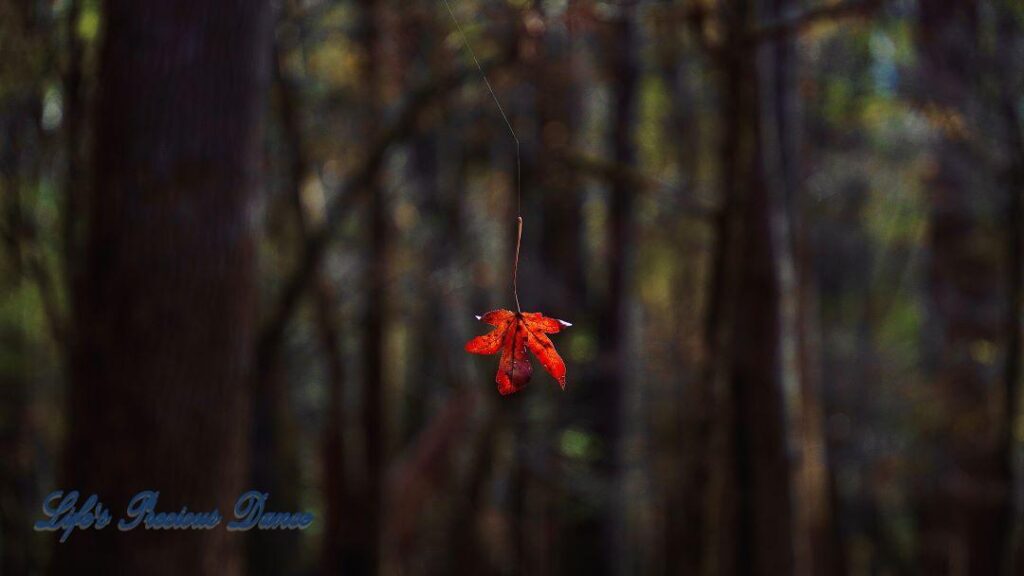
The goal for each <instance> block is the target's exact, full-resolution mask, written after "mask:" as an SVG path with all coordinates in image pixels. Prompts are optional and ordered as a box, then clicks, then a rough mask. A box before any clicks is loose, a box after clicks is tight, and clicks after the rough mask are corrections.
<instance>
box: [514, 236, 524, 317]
mask: <svg viewBox="0 0 1024 576" xmlns="http://www.w3.org/2000/svg"><path fill="white" fill-rule="evenodd" d="M516 222H518V225H519V226H518V230H517V231H516V259H515V261H514V262H513V264H512V295H513V296H514V297H515V299H516V313H518V314H522V313H523V309H522V308H520V307H519V287H518V285H517V283H516V277H517V276H518V274H519V247H520V246H521V245H522V243H523V217H522V216H516Z"/></svg>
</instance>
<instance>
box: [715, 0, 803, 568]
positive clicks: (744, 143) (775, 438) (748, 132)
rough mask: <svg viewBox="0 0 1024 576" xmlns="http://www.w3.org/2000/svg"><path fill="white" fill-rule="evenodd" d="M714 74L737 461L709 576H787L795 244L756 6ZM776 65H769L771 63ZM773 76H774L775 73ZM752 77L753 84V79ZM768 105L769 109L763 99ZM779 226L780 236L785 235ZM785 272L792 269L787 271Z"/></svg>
mask: <svg viewBox="0 0 1024 576" xmlns="http://www.w3.org/2000/svg"><path fill="white" fill-rule="evenodd" d="M733 7H734V10H733V11H732V12H731V13H730V16H729V18H728V20H727V22H726V28H727V29H728V30H729V32H728V35H727V39H726V44H725V48H724V52H723V54H722V56H721V58H722V59H721V61H720V69H719V71H718V73H719V74H720V78H721V82H722V84H721V90H722V100H723V106H722V114H723V118H722V126H723V129H724V130H725V133H724V139H723V148H722V151H721V153H722V157H721V162H722V165H721V169H722V171H723V173H722V186H723V192H722V197H723V203H724V205H723V208H722V213H721V220H720V221H719V223H718V226H719V232H718V241H719V243H720V244H721V245H720V246H719V248H718V251H719V252H718V255H717V261H716V264H715V271H714V278H715V279H714V283H713V284H712V289H714V290H716V291H718V292H720V293H719V294H718V295H715V296H713V297H712V302H713V306H712V309H711V311H710V316H709V324H710V325H709V339H710V351H711V352H712V353H713V354H714V355H715V357H714V358H712V359H711V361H712V362H713V363H714V370H713V374H712V375H711V377H712V378H713V379H714V381H715V382H716V386H718V387H719V389H720V390H721V391H722V392H723V393H724V396H723V398H724V399H725V400H726V403H725V404H724V405H722V406H720V407H719V409H720V410H721V412H720V415H721V416H720V419H721V422H722V424H720V426H721V425H723V424H727V423H729V422H732V426H731V427H727V429H726V430H725V431H724V432H723V431H720V432H719V442H720V443H722V445H724V446H731V457H727V458H726V459H725V460H724V461H722V462H719V464H718V466H719V468H720V472H719V474H722V477H721V479H722V480H723V481H724V482H723V488H721V489H720V491H719V493H718V496H717V501H716V502H715V505H716V506H717V508H718V510H717V511H716V515H717V521H716V522H717V530H718V532H719V534H718V535H717V538H718V539H719V540H718V541H717V542H715V541H713V542H712V546H713V548H712V551H713V553H714V556H713V557H712V558H711V561H712V562H713V563H714V564H713V566H714V568H715V570H714V571H716V572H718V573H722V574H731V573H736V574H759V575H769V574H790V573H792V571H793V569H794V558H793V551H794V547H793V546H794V543H793V534H792V531H793V518H792V515H793V514H792V507H793V503H792V493H791V489H792V488H791V470H790V467H791V464H790V459H789V446H788V441H789V440H788V432H787V427H788V426H787V413H786V405H785V393H784V385H785V379H786V378H787V376H788V372H787V366H786V362H785V361H784V352H785V351H786V348H784V347H785V346H787V345H788V344H787V342H789V343H792V336H793V334H792V331H791V330H789V329H788V328H787V326H788V327H791V326H792V323H791V322H788V321H787V320H790V319H791V316H792V315H791V314H789V313H788V312H789V311H788V310H787V307H786V300H785V299H787V298H789V297H790V295H788V294H786V293H785V289H787V287H788V288H791V287H792V286H791V284H792V283H788V284H787V283H786V282H785V280H786V278H785V276H784V274H785V273H786V270H785V266H791V263H792V258H791V250H792V245H791V242H790V241H789V239H788V235H787V230H786V228H785V218H786V211H785V210H784V209H782V208H781V207H782V206H783V204H782V202H783V200H784V199H783V198H782V194H781V192H782V191H784V190H785V181H784V178H783V177H782V176H783V172H781V171H780V165H781V163H780V162H779V161H778V158H773V157H772V156H770V155H769V154H768V153H769V152H773V150H769V149H767V148H766V143H767V145H769V146H778V142H777V141H776V140H775V139H777V138H778V137H779V134H778V130H779V129H780V126H779V125H778V124H777V122H776V120H775V119H774V118H776V117H777V116H776V114H777V110H776V109H775V108H773V105H778V104H781V103H780V102H773V100H772V98H770V97H767V96H774V94H772V93H769V94H762V93H761V91H763V90H764V89H765V88H766V86H765V80H766V78H768V77H770V76H767V77H766V74H765V70H764V67H763V66H762V67H761V69H759V68H758V67H757V66H755V59H754V56H755V54H756V52H754V51H752V50H751V49H750V47H749V46H748V45H747V44H746V38H745V32H744V31H745V30H747V29H748V27H749V25H750V24H751V22H752V21H753V15H754V13H755V12H754V6H753V5H752V4H751V3H749V2H747V1H746V0H740V1H739V2H737V3H735V4H734V6H733ZM769 60H770V59H769ZM775 71H777V69H775ZM751 78H757V79H758V81H757V82H750V81H749V79H751ZM762 96H765V98H764V100H763V101H762V100H761V99H760V98H761V97H762ZM780 226H781V227H780ZM787 263H788V264H787Z"/></svg>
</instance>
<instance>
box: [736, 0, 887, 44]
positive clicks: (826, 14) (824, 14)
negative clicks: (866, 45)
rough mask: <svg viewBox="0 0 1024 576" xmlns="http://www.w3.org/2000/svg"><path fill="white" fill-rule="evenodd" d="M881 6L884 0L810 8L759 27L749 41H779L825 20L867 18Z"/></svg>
mask: <svg viewBox="0 0 1024 576" xmlns="http://www.w3.org/2000/svg"><path fill="white" fill-rule="evenodd" d="M881 6H882V0H845V1H843V2H836V3H835V4H828V5H825V6H817V7H815V8H808V9H806V10H803V11H800V12H795V13H793V14H788V15H785V16H782V17H781V18H779V19H777V20H775V21H773V22H766V23H764V24H761V25H760V26H757V27H756V28H754V29H753V30H751V31H750V32H749V34H748V38H747V40H748V42H750V43H758V42H767V41H771V40H778V39H780V38H781V37H783V36H792V35H795V34H799V33H800V32H803V31H804V30H806V29H807V28H809V27H810V26H812V25H814V24H817V23H819V22H822V21H825V20H839V19H845V18H867V17H869V16H871V15H872V14H874V13H875V12H876V11H877V10H878V9H879V8H881Z"/></svg>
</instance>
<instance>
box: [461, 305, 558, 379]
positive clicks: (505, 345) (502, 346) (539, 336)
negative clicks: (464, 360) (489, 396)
mask: <svg viewBox="0 0 1024 576" xmlns="http://www.w3.org/2000/svg"><path fill="white" fill-rule="evenodd" d="M477 319H478V320H480V321H481V322H484V323H487V324H490V325H491V326H494V330H491V331H490V332H488V333H487V334H484V335H482V336H477V337H476V338H473V339H472V340H470V341H469V342H467V343H466V352H470V353H472V354H495V353H497V352H498V351H499V350H500V351H501V360H500V361H499V362H498V374H497V376H496V377H495V379H494V380H495V382H497V383H498V392H500V393H501V395H502V396H507V395H508V394H512V393H513V392H518V391H519V390H522V388H523V387H524V386H526V383H527V382H529V381H530V377H531V376H533V366H532V365H531V364H530V360H529V359H528V358H527V357H526V349H527V348H529V349H530V352H532V353H533V355H534V356H536V357H537V359H538V360H540V364H541V366H543V367H544V370H547V372H548V374H551V376H552V377H554V379H555V380H557V381H558V384H559V385H560V386H561V387H562V389H563V390H564V389H565V362H563V361H562V357H561V356H559V355H558V352H557V351H556V350H555V345H554V344H552V343H551V339H549V338H548V334H557V333H558V332H561V331H562V328H564V327H568V326H572V324H570V323H568V322H565V321H564V320H556V319H555V318H548V317H547V316H545V315H543V314H541V313H540V312H522V313H517V312H512V311H511V310H492V311H490V312H488V313H487V314H484V315H483V316H477Z"/></svg>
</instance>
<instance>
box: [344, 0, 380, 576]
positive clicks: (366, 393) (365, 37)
mask: <svg viewBox="0 0 1024 576" xmlns="http://www.w3.org/2000/svg"><path fill="white" fill-rule="evenodd" d="M360 9H361V22H360V35H361V41H362V43H363V47H364V49H365V50H366V58H365V63H364V66H363V69H362V77H363V81H364V82H365V86H366V92H365V95H366V98H367V99H366V100H365V106H366V109H367V111H368V118H371V119H375V118H379V116H380V108H379V104H378V102H377V99H378V98H379V97H380V96H381V93H382V90H381V89H380V77H379V71H378V66H379V60H380V58H379V57H380V51H381V47H380V42H381V39H380V36H381V35H380V14H379V10H380V6H378V3H377V2H376V1H375V0H362V1H361V2H360ZM372 122H373V121H372V120H371V121H370V122H367V124H366V125H365V127H366V130H367V132H369V131H371V130H373V129H374V125H373V123H372ZM380 180H381V178H380V173H379V171H378V172H377V173H376V174H374V175H373V176H372V177H371V178H370V179H369V182H370V183H369V187H370V190H369V194H370V206H369V212H370V214H369V231H368V232H369V243H370V249H369V253H368V254H367V262H366V265H367V274H368V276H367V279H366V280H367V284H366V288H367V290H366V298H367V304H366V318H365V324H364V327H365V331H364V340H363V362H364V364H363V372H364V380H363V407H362V408H363V418H362V424H363V434H364V440H365V443H364V447H363V457H364V463H365V472H366V474H365V476H364V477H365V482H366V483H365V484H364V485H363V491H362V495H363V498H362V502H361V505H362V507H364V513H363V514H362V519H363V522H362V536H363V538H364V544H365V546H364V551H365V559H364V561H363V562H361V563H357V564H355V565H354V566H353V567H352V570H353V571H354V572H356V573H367V574H375V573H377V571H378V569H379V568H380V565H381V564H380V563H381V529H382V523H381V515H382V514H383V511H384V508H383V486H384V464H385V458H384V453H385V450H386V447H387V443H386V442H385V438H384V434H385V431H386V430H387V427H386V426H385V418H386V416H385V413H384V386H385V381H384V324H385V312H386V309H387V306H386V302H387V282H386V280H387V278H386V275H387V270H388V253H389V251H388V237H389V236H388V230H387V203H386V201H385V198H384V189H383V187H382V186H381V182H380ZM360 564H362V565H360Z"/></svg>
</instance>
